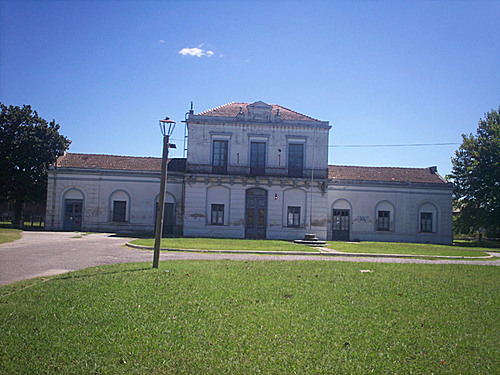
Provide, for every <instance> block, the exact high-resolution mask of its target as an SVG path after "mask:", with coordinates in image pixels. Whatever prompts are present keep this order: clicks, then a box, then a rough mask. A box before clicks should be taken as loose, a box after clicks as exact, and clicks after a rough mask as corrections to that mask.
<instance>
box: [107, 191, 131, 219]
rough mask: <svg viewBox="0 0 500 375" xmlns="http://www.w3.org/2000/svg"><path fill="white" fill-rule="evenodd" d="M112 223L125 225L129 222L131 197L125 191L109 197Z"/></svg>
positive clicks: (115, 192)
mask: <svg viewBox="0 0 500 375" xmlns="http://www.w3.org/2000/svg"><path fill="white" fill-rule="evenodd" d="M109 206H110V207H109V208H110V221H112V222H115V223H125V222H128V221H129V217H130V216H129V210H130V196H129V194H128V193H127V192H126V191H124V190H116V191H114V192H113V193H112V194H111V195H110V197H109Z"/></svg>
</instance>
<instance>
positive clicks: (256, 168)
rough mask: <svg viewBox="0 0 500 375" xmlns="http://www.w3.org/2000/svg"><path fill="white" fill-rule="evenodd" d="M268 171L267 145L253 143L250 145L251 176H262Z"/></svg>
mask: <svg viewBox="0 0 500 375" xmlns="http://www.w3.org/2000/svg"><path fill="white" fill-rule="evenodd" d="M265 171H266V144H265V142H252V143H251V144H250V174H251V175H252V176H262V175H264V174H265Z"/></svg>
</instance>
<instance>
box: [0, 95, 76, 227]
mask: <svg viewBox="0 0 500 375" xmlns="http://www.w3.org/2000/svg"><path fill="white" fill-rule="evenodd" d="M0 107H1V112H0V199H3V200H8V201H14V202H15V220H14V223H15V224H14V225H15V226H19V224H20V219H21V214H22V208H23V205H24V202H26V201H43V200H44V199H45V196H46V189H47V168H48V167H49V165H50V164H52V163H54V162H55V161H56V159H57V157H59V156H61V155H62V154H63V153H64V151H65V150H66V149H67V148H68V147H69V145H70V143H71V141H70V140H69V139H67V138H66V137H64V136H62V135H60V134H59V125H58V124H56V122H55V120H53V121H52V122H50V123H48V122H47V121H46V120H44V119H43V118H41V117H40V116H38V113H36V111H33V110H32V109H31V106H29V105H24V106H23V107H22V108H20V107H18V106H12V105H11V106H9V107H7V106H5V105H4V104H2V103H0Z"/></svg>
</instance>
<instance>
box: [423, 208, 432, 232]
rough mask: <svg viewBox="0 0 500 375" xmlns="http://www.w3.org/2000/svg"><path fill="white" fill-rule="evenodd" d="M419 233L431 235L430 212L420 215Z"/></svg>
mask: <svg viewBox="0 0 500 375" xmlns="http://www.w3.org/2000/svg"><path fill="white" fill-rule="evenodd" d="M420 232H426V233H432V212H421V213H420Z"/></svg>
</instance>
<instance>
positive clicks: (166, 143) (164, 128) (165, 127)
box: [153, 117, 176, 268]
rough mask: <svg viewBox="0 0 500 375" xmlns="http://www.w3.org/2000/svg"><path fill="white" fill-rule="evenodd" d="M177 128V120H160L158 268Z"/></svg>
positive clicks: (156, 234)
mask: <svg viewBox="0 0 500 375" xmlns="http://www.w3.org/2000/svg"><path fill="white" fill-rule="evenodd" d="M174 128H175V121H172V120H170V118H168V117H166V118H165V120H160V130H161V134H162V135H163V154H162V158H161V181H160V196H159V198H158V209H157V210H156V228H155V248H154V254H153V268H158V264H159V262H160V245H161V237H162V232H163V215H164V212H165V191H166V190H167V160H168V149H169V147H172V148H176V147H175V145H174V144H172V145H171V144H170V136H171V135H172V132H173V131H174Z"/></svg>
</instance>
